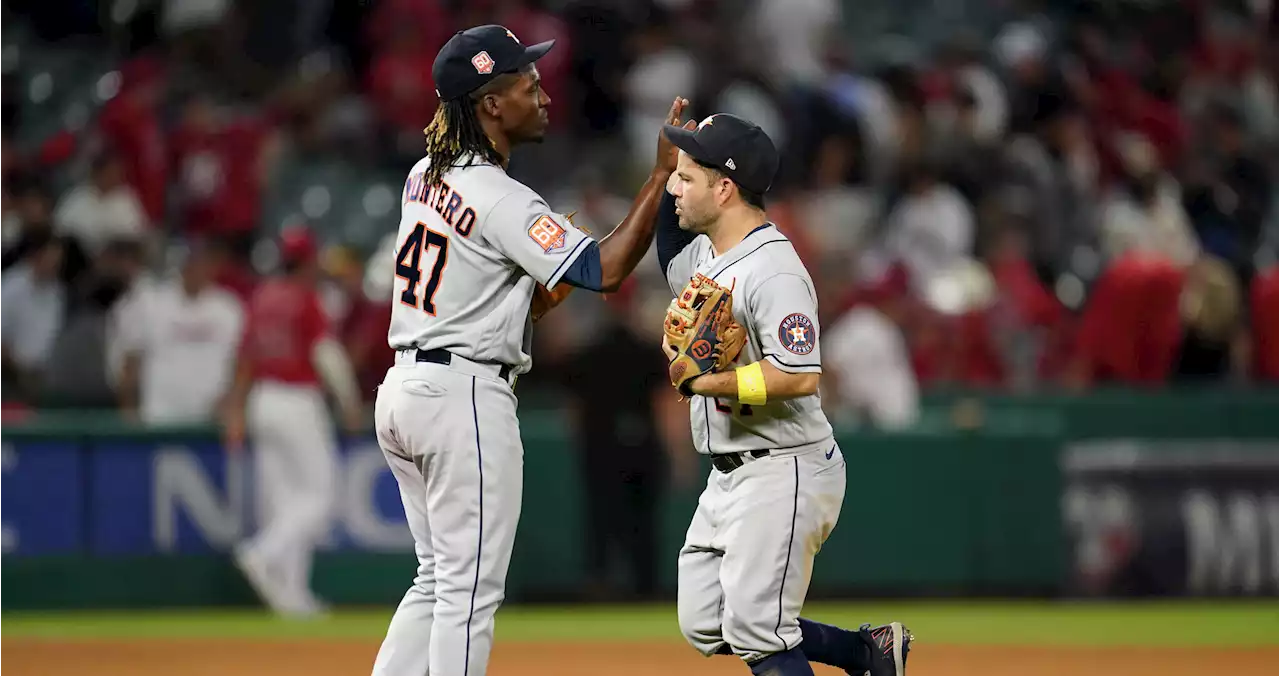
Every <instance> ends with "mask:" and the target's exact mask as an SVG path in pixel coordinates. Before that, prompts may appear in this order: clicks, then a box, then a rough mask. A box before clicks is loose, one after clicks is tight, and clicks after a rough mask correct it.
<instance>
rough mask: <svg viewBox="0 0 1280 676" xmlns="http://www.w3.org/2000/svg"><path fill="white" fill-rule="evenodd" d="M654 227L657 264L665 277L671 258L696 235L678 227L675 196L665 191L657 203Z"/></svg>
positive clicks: (690, 242) (678, 219) (691, 241)
mask: <svg viewBox="0 0 1280 676" xmlns="http://www.w3.org/2000/svg"><path fill="white" fill-rule="evenodd" d="M655 229H656V230H657V243H658V265H660V266H662V276H663V277H664V278H665V277H666V275H667V266H668V265H670V264H671V259H673V258H675V257H676V255H677V254H679V253H680V252H681V251H684V248H685V247H687V246H689V245H690V244H692V243H693V240H694V239H697V237H698V236H697V235H696V234H694V233H692V232H685V231H684V230H681V229H680V217H679V216H676V198H675V196H674V195H672V194H671V193H669V192H665V191H664V192H663V193H662V202H661V203H660V204H659V205H658V224H657V226H656V228H655Z"/></svg>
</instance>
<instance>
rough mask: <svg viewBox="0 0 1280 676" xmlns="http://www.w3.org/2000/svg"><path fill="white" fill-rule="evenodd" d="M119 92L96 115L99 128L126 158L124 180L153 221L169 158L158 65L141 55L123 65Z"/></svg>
mask: <svg viewBox="0 0 1280 676" xmlns="http://www.w3.org/2000/svg"><path fill="white" fill-rule="evenodd" d="M121 79H122V82H121V85H120V92H119V93H118V94H117V95H116V97H115V98H113V99H111V100H110V101H108V102H107V104H106V105H105V106H103V108H102V113H101V114H100V115H99V117H98V126H99V130H100V131H101V133H102V136H103V139H104V140H105V141H106V143H107V145H108V146H111V147H112V148H114V149H115V150H116V152H118V153H119V154H120V155H121V156H122V157H123V158H124V161H125V180H126V181H127V182H128V183H129V185H131V186H133V189H134V191H135V192H137V193H138V200H139V201H141V202H142V208H143V209H144V210H145V211H146V213H147V217H148V218H150V219H151V222H152V223H161V222H163V221H162V219H163V218H164V207H165V188H166V185H167V183H166V181H167V180H168V170H169V167H168V158H167V157H166V152H165V139H164V134H163V133H162V131H161V126H160V116H159V115H158V114H157V112H156V99H157V97H158V96H159V88H160V86H161V84H162V82H161V70H160V66H159V65H158V64H157V63H156V62H154V61H151V60H148V59H145V58H140V59H136V60H134V61H132V62H130V63H129V64H127V65H125V67H124V68H123V69H122V72H121Z"/></svg>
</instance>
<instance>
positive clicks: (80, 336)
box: [43, 239, 145, 408]
mask: <svg viewBox="0 0 1280 676" xmlns="http://www.w3.org/2000/svg"><path fill="white" fill-rule="evenodd" d="M144 272H145V266H144V256H143V250H142V247H141V245H140V244H139V243H138V242H136V241H132V240H127V239H124V240H109V241H108V242H107V243H106V245H105V246H104V247H103V249H102V253H101V254H100V255H99V256H98V257H97V258H96V259H95V260H94V261H93V266H92V268H90V270H89V271H88V272H87V273H86V274H85V275H84V278H83V279H82V280H81V282H80V284H79V285H78V286H77V287H76V288H75V290H74V291H75V293H74V294H73V295H72V296H71V297H70V299H69V303H68V305H69V307H68V311H67V320H66V323H65V324H64V325H63V327H62V331H61V332H60V333H59V334H58V338H57V340H56V341H55V343H54V347H53V356H52V357H51V359H50V362H49V368H48V373H47V377H46V383H45V392H44V397H43V400H44V402H45V403H46V404H47V405H49V406H60V407H74V408H111V407H114V406H115V404H116V397H115V387H114V384H113V380H114V378H112V376H111V372H110V369H109V368H108V364H109V359H108V357H109V355H108V352H107V346H108V344H109V342H110V341H109V338H108V330H107V324H108V321H107V318H108V317H109V315H110V313H111V310H112V308H113V307H114V306H115V304H116V302H117V301H118V300H120V298H122V297H124V296H126V295H128V294H129V292H130V291H131V290H132V289H133V288H134V285H135V284H138V283H139V282H140V281H141V279H142V277H143V276H144Z"/></svg>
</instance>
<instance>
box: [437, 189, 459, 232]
mask: <svg viewBox="0 0 1280 676" xmlns="http://www.w3.org/2000/svg"><path fill="white" fill-rule="evenodd" d="M460 206H462V195H459V194H458V193H456V192H455V193H453V195H452V196H451V197H450V198H449V204H448V205H446V206H445V208H444V213H443V214H441V215H442V216H444V222H445V223H448V224H449V225H453V219H454V218H455V217H457V215H458V207H460Z"/></svg>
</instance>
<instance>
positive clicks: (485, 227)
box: [388, 158, 590, 374]
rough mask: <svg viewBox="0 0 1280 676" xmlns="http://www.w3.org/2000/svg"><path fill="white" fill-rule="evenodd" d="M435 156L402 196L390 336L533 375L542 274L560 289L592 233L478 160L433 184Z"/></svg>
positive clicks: (415, 172) (417, 169) (402, 344)
mask: <svg viewBox="0 0 1280 676" xmlns="http://www.w3.org/2000/svg"><path fill="white" fill-rule="evenodd" d="M427 164H428V160H427V159H426V158H424V159H422V160H420V161H419V162H418V163H417V164H416V165H414V167H413V169H412V170H411V171H410V172H409V178H408V180H406V181H405V185H404V193H403V194H402V196H401V197H402V202H403V206H402V212H401V217H400V232H399V236H398V242H399V244H398V245H397V247H396V259H395V275H396V280H395V281H396V284H395V287H394V291H395V297H394V299H393V306H392V311H391V329H390V331H389V333H388V342H389V343H390V344H391V347H392V348H394V349H403V348H410V347H417V348H420V349H424V350H431V349H435V348H443V349H446V350H449V351H450V352H453V353H454V354H457V355H460V356H462V357H466V358H467V359H471V360H474V361H480V362H499V363H502V364H508V365H510V366H512V367H514V372H515V373H517V374H519V373H525V372H527V371H528V370H529V367H530V366H531V362H532V360H531V358H530V356H529V343H530V340H531V339H532V335H531V334H532V331H531V327H532V322H531V320H530V317H529V303H530V300H531V299H532V297H533V287H534V282H541V283H542V284H543V285H545V286H546V287H547V288H548V289H551V288H554V287H555V285H556V284H557V283H558V282H559V281H560V277H561V276H562V275H563V274H564V273H565V271H566V270H568V268H569V266H570V265H571V264H572V263H573V261H574V260H576V259H577V257H578V255H579V254H580V253H582V251H583V249H584V248H585V247H586V244H587V242H589V241H590V238H589V237H588V236H587V234H586V233H584V232H583V231H581V230H579V229H577V228H575V227H573V225H572V224H570V223H569V220H568V219H567V218H565V217H564V216H563V215H561V214H557V213H555V212H553V211H552V210H551V208H550V207H548V206H547V203H546V202H545V201H543V199H542V198H541V197H539V196H538V194H537V193H535V192H534V191H533V190H531V189H529V188H528V187H526V186H525V185H524V184H522V183H520V182H519V181H517V180H515V179H513V178H511V177H510V176H508V175H507V173H506V172H505V171H503V170H502V169H501V168H500V167H496V166H494V165H492V164H488V163H485V162H479V161H476V162H474V163H472V164H469V165H464V166H459V167H456V168H453V169H450V170H449V171H447V172H445V174H444V177H443V179H442V180H441V182H440V183H439V184H438V185H435V186H429V185H426V183H425V182H424V181H423V174H424V172H425V171H426V169H427Z"/></svg>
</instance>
